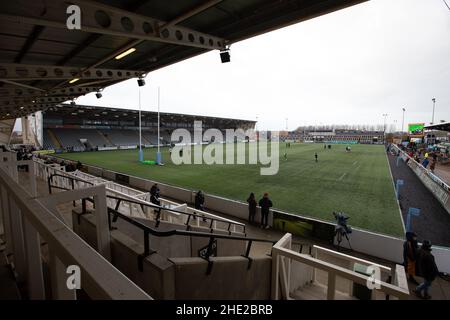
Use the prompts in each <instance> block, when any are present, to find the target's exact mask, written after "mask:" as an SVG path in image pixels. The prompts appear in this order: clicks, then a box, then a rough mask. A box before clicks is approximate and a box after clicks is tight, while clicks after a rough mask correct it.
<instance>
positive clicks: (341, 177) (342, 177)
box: [338, 172, 347, 181]
mask: <svg viewBox="0 0 450 320" xmlns="http://www.w3.org/2000/svg"><path fill="white" fill-rule="evenodd" d="M346 174H347V172H344V174H343V175H342V176H340V177H339V179H338V181H341V180H342V179H344V177H345V176H346Z"/></svg>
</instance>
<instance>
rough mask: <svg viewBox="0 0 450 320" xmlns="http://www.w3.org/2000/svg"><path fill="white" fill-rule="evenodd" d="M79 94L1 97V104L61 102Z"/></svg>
mask: <svg viewBox="0 0 450 320" xmlns="http://www.w3.org/2000/svg"><path fill="white" fill-rule="evenodd" d="M78 96H79V95H73V96H60V97H36V98H32V97H27V98H1V97H0V106H2V107H3V108H4V107H8V106H14V105H16V106H23V105H35V104H46V103H61V102H64V101H68V100H72V99H74V98H77V97H78Z"/></svg>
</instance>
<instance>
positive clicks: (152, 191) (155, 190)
mask: <svg viewBox="0 0 450 320" xmlns="http://www.w3.org/2000/svg"><path fill="white" fill-rule="evenodd" d="M150 195H151V196H153V195H157V196H158V197H159V187H158V184H157V183H155V184H154V185H153V186H152V187H151V188H150Z"/></svg>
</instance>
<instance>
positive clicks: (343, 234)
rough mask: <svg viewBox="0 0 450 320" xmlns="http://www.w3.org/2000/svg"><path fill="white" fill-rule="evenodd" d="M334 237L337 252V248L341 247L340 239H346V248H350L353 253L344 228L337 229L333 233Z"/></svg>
mask: <svg viewBox="0 0 450 320" xmlns="http://www.w3.org/2000/svg"><path fill="white" fill-rule="evenodd" d="M334 237H335V238H336V241H337V249H338V251H339V248H340V246H341V242H342V238H343V237H345V239H347V242H348V246H349V247H350V250H352V251H353V248H352V245H351V244H350V239H349V238H348V234H347V231H345V230H344V228H337V229H336V230H335V232H334Z"/></svg>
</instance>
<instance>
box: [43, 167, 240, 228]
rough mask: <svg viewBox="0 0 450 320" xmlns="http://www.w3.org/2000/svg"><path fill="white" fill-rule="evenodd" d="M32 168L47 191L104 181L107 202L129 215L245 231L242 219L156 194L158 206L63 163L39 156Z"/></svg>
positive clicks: (146, 197)
mask: <svg viewBox="0 0 450 320" xmlns="http://www.w3.org/2000/svg"><path fill="white" fill-rule="evenodd" d="M35 171H36V175H37V176H38V177H40V178H41V179H44V180H46V181H48V183H49V192H51V188H58V189H64V190H74V189H82V188H86V187H90V186H93V185H105V187H106V193H107V195H108V198H107V205H108V206H109V207H112V208H116V210H118V211H119V212H121V213H125V214H127V215H129V216H131V217H136V218H145V219H156V220H158V221H167V222H170V223H178V224H181V225H188V226H189V225H196V226H206V224H205V222H208V225H209V226H210V228H211V229H212V230H223V231H231V232H241V233H244V234H245V224H243V223H240V222H237V221H233V220H230V219H226V218H222V217H220V216H217V215H214V214H211V213H208V212H204V211H200V210H196V209H192V208H190V207H188V206H187V204H179V203H176V202H174V201H171V200H167V199H164V198H160V201H161V207H162V208H159V207H158V206H155V205H154V204H152V203H150V202H149V201H148V200H149V197H150V195H149V193H148V192H142V191H140V190H136V189H133V188H130V187H127V186H124V185H121V184H118V183H115V182H113V181H108V180H105V179H102V178H99V177H95V176H92V175H90V174H87V173H84V172H81V171H78V170H77V171H74V172H65V170H64V167H63V166H60V165H58V164H51V165H49V164H45V163H44V162H43V161H42V159H36V170H35ZM114 197H115V198H120V199H122V200H123V201H120V202H118V201H117V200H115V199H114ZM160 209H161V210H160ZM193 217H195V218H193ZM197 217H198V218H197Z"/></svg>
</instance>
